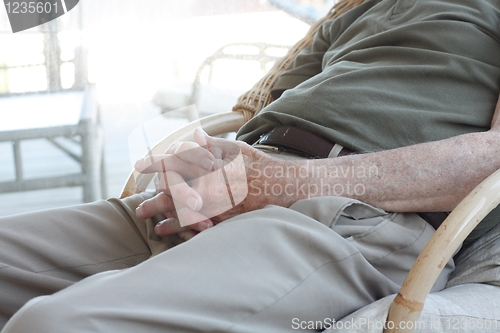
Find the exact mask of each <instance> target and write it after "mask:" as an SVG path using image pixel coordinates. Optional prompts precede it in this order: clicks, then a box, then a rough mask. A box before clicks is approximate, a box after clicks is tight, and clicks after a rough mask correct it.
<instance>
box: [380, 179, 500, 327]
mask: <svg viewBox="0 0 500 333" xmlns="http://www.w3.org/2000/svg"><path fill="white" fill-rule="evenodd" d="M499 203H500V170H498V171H496V172H495V173H493V174H492V175H491V176H490V177H488V178H487V179H486V180H484V181H483V182H482V183H481V184H479V185H478V186H477V187H476V188H475V189H474V190H473V191H472V192H471V193H469V195H468V196H467V197H465V198H464V199H463V200H462V202H460V204H459V205H458V206H457V207H456V208H455V209H454V210H453V212H451V214H450V215H449V216H448V218H447V219H446V220H445V221H444V222H443V224H442V225H441V226H440V227H439V229H438V230H437V231H436V233H435V234H434V235H433V237H432V238H431V239H430V240H429V242H428V243H427V245H426V246H425V248H424V250H423V251H422V253H421V254H420V256H419V257H418V258H417V260H416V262H415V264H414V265H413V267H412V268H411V270H410V272H409V273H408V276H407V277H406V280H405V282H404V283H403V286H402V287H401V290H400V291H399V293H398V295H397V296H396V298H395V299H394V302H393V303H392V305H391V307H390V309H389V315H388V317H387V322H388V323H390V325H387V327H392V325H393V324H394V326H393V327H394V329H386V330H385V331H384V333H393V332H405V333H407V332H413V329H399V326H400V325H399V323H401V322H404V323H405V324H406V323H409V322H414V323H416V321H417V320H418V318H419V316H420V313H421V311H422V309H423V307H424V302H425V299H426V297H427V295H428V294H429V292H430V290H431V288H432V286H433V284H434V282H435V281H436V279H437V277H438V276H439V274H440V273H441V271H442V270H443V268H444V266H445V265H446V263H447V262H448V260H449V259H450V258H451V257H452V256H453V254H454V253H455V251H456V250H457V249H458V247H459V246H460V244H462V242H463V241H464V240H465V238H466V237H467V236H468V235H469V234H470V233H471V231H472V230H473V229H474V228H475V227H476V226H477V225H478V224H479V222H481V220H482V219H483V218H484V217H485V216H486V215H487V214H488V213H489V212H490V211H491V210H493V209H494V208H495V207H496V206H497V205H498V204H499ZM403 326H411V325H403Z"/></svg>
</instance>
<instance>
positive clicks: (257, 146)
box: [252, 140, 280, 152]
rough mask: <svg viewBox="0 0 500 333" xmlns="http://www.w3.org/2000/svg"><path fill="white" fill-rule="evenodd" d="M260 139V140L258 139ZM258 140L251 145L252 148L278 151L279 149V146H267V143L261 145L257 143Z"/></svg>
mask: <svg viewBox="0 0 500 333" xmlns="http://www.w3.org/2000/svg"><path fill="white" fill-rule="evenodd" d="M259 141H260V140H259ZM259 141H257V142H256V143H254V144H253V145H252V147H254V148H258V149H265V150H270V151H272V152H279V151H280V148H279V147H275V146H268V145H261V144H260V143H259Z"/></svg>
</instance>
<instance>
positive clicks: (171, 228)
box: [155, 218, 213, 237]
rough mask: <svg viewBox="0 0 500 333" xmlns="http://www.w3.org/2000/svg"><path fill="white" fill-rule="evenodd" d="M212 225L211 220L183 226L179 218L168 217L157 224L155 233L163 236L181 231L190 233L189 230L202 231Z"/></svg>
mask: <svg viewBox="0 0 500 333" xmlns="http://www.w3.org/2000/svg"><path fill="white" fill-rule="evenodd" d="M210 227H213V223H212V222H211V221H210V220H209V221H203V222H200V223H195V224H191V225H189V226H184V227H182V226H181V225H180V223H179V220H178V219H176V218H168V219H166V220H163V221H161V222H160V223H158V224H157V225H156V226H155V234H157V235H158V236H161V237H163V236H167V235H173V234H179V233H185V234H187V233H189V231H198V232H201V231H203V230H206V229H208V228H210Z"/></svg>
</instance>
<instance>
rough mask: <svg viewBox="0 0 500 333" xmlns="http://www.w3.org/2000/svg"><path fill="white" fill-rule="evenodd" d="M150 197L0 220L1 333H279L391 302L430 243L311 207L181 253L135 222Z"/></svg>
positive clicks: (218, 230) (402, 221) (229, 227)
mask: <svg viewBox="0 0 500 333" xmlns="http://www.w3.org/2000/svg"><path fill="white" fill-rule="evenodd" d="M282 155H283V156H279V157H280V158H284V159H294V158H296V157H293V156H287V155H286V154H282ZM150 195H151V194H147V193H143V194H140V195H135V196H132V197H129V198H126V199H124V200H119V199H110V200H107V201H98V202H95V203H92V204H85V205H79V206H75V207H69V208H61V209H54V210H46V211H43V212H38V213H30V214H23V215H18V216H12V217H6V218H2V219H0V249H1V251H0V328H1V327H2V326H4V325H5V323H6V322H7V320H9V318H11V319H10V321H9V322H8V323H7V324H6V325H5V327H4V328H3V330H2V331H1V333H20V332H22V333H30V332H36V333H44V332H46V333H49V332H50V333H57V332H61V333H71V332H103V333H114V332H116V333H124V332H134V333H135V332H148V333H154V332H193V331H213V332H266V333H267V332H283V331H289V330H290V331H291V330H293V329H294V328H296V327H297V324H298V323H300V322H302V321H311V320H312V321H323V320H325V319H340V318H341V317H343V316H345V315H347V314H349V313H351V312H353V311H354V310H356V309H358V308H360V307H362V306H364V305H366V304H369V303H371V302H373V301H375V300H376V299H379V298H381V297H383V296H386V295H388V294H392V293H396V292H397V291H398V290H399V288H400V285H401V284H402V282H403V280H404V278H405V276H406V274H407V272H408V271H409V269H410V268H411V266H412V264H413V262H414V261H415V259H416V258H417V256H418V254H419V253H420V252H421V250H422V249H423V247H424V245H425V244H426V243H427V241H428V240H429V238H430V237H431V236H432V234H433V233H434V229H433V228H432V227H431V226H430V225H429V224H427V222H425V221H424V220H423V219H421V218H420V217H419V216H418V215H417V214H413V213H406V214H396V213H386V212H384V211H382V210H380V209H377V208H373V207H371V206H368V205H366V204H363V203H361V202H358V201H356V200H352V199H346V198H341V197H320V198H314V199H309V200H302V201H299V202H297V203H295V204H294V205H292V206H291V207H290V208H288V209H287V208H282V207H277V206H268V207H266V208H264V209H261V210H259V211H255V212H250V213H246V214H242V215H240V216H237V217H235V218H232V219H230V220H228V221H226V222H223V223H220V224H218V225H217V226H215V227H213V228H211V229H208V230H206V231H204V232H202V233H200V234H199V235H197V236H195V237H194V238H193V239H191V240H189V241H187V242H183V241H182V240H181V239H180V238H179V237H178V236H177V235H173V236H169V237H163V238H160V237H158V236H156V235H155V234H154V232H153V226H154V225H155V224H156V223H157V222H159V221H160V220H161V216H158V217H157V218H154V219H148V220H145V221H143V220H139V219H137V218H136V217H135V214H134V211H135V208H136V207H137V206H138V205H139V204H140V203H141V202H142V201H143V200H144V199H145V198H148V197H150ZM452 270H453V262H452V261H450V263H448V265H447V266H446V267H445V269H444V271H443V273H442V274H441V276H440V277H439V278H438V281H437V282H436V284H435V286H434V288H433V290H434V291H437V290H440V289H442V288H443V287H444V286H445V284H446V281H447V277H448V275H449V273H450V272H451V271H452Z"/></svg>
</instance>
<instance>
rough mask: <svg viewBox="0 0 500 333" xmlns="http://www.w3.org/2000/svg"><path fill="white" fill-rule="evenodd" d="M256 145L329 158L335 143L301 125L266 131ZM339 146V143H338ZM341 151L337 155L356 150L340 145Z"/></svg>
mask: <svg viewBox="0 0 500 333" xmlns="http://www.w3.org/2000/svg"><path fill="white" fill-rule="evenodd" d="M254 145H266V146H273V147H277V148H278V149H279V150H281V151H286V152H292V153H294V154H296V155H299V156H304V157H308V158H327V157H329V156H330V153H331V152H332V149H334V147H335V143H333V142H331V141H330V140H328V139H325V138H324V137H322V136H320V135H317V134H315V133H313V132H310V131H306V130H304V129H302V128H299V127H293V126H280V127H276V128H274V129H273V130H271V131H269V132H267V133H265V134H264V135H262V136H261V137H260V139H259V140H258V141H257V142H256V143H254ZM337 146H338V145H337ZM338 147H339V149H341V150H340V152H339V153H338V154H335V156H345V155H350V154H353V153H354V151H352V150H350V149H347V148H345V147H341V146H338Z"/></svg>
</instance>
